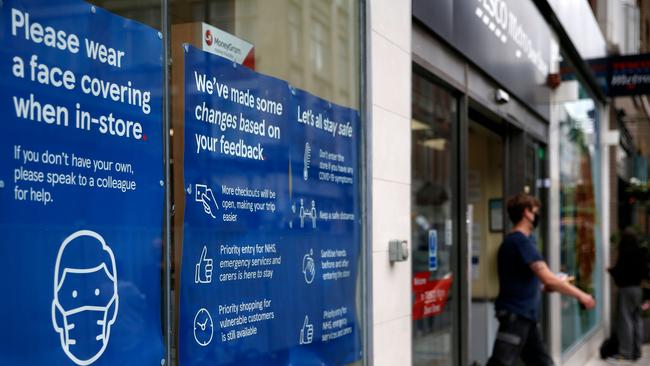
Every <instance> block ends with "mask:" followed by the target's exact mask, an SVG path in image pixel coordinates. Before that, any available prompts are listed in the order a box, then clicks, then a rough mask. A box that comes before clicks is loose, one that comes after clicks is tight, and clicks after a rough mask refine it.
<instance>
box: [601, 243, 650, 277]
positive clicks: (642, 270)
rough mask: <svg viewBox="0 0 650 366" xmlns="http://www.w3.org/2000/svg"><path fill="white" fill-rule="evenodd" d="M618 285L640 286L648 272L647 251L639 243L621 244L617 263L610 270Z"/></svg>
mask: <svg viewBox="0 0 650 366" xmlns="http://www.w3.org/2000/svg"><path fill="white" fill-rule="evenodd" d="M609 272H610V273H611V274H612V277H613V278H614V282H615V283H616V286H618V287H630V286H633V287H638V286H640V285H641V281H642V280H643V279H644V278H645V277H646V275H647V274H648V262H647V257H646V254H645V252H644V251H643V250H642V249H641V248H640V247H638V246H637V245H622V244H621V245H620V247H619V251H618V260H617V261H616V265H615V266H614V267H613V268H612V269H610V271H609Z"/></svg>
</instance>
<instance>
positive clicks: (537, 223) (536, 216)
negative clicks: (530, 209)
mask: <svg viewBox="0 0 650 366" xmlns="http://www.w3.org/2000/svg"><path fill="white" fill-rule="evenodd" d="M537 225H539V214H538V213H536V214H535V218H534V219H533V227H534V228H537Z"/></svg>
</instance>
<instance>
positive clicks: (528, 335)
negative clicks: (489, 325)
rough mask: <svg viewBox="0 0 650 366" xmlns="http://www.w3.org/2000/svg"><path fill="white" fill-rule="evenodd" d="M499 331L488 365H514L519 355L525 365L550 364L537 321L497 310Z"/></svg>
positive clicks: (550, 360)
mask: <svg viewBox="0 0 650 366" xmlns="http://www.w3.org/2000/svg"><path fill="white" fill-rule="evenodd" d="M497 318H498V319H499V331H498V333H497V337H496V341H495V342H494V349H493V350H492V356H491V357H490V360H489V361H488V363H487V364H488V366H514V365H516V364H517V359H519V358H520V357H521V359H522V360H523V361H524V363H525V364H526V366H533V365H535V366H536V365H539V366H552V365H553V360H552V359H551V356H549V354H548V352H547V351H546V347H545V346H544V341H543V340H542V334H541V332H540V329H539V323H538V322H535V321H532V320H530V319H526V318H524V317H521V316H519V315H516V314H513V313H509V312H504V311H499V312H498V313H497Z"/></svg>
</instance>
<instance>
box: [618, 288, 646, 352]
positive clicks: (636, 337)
mask: <svg viewBox="0 0 650 366" xmlns="http://www.w3.org/2000/svg"><path fill="white" fill-rule="evenodd" d="M642 301H643V300H642V291H641V287H638V286H629V287H620V288H619V289H618V317H617V319H616V321H617V323H616V335H617V336H618V344H619V346H618V353H620V354H621V355H622V356H623V357H625V358H629V359H633V358H639V357H641V343H642V341H643V320H642V319H641V303H642Z"/></svg>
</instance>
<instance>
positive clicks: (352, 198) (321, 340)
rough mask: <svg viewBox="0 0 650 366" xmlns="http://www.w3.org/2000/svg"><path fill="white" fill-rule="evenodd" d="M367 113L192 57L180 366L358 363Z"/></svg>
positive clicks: (188, 58) (203, 56)
mask: <svg viewBox="0 0 650 366" xmlns="http://www.w3.org/2000/svg"><path fill="white" fill-rule="evenodd" d="M358 134H359V115H358V112H357V111H355V110H352V109H349V108H344V107H341V106H338V105H335V104H332V103H330V102H328V101H325V100H323V99H320V98H318V97H316V96H314V95H311V94H309V93H307V92H305V91H302V90H298V89H295V88H293V87H291V86H290V85H289V84H288V83H286V82H285V81H282V80H279V79H275V78H272V77H269V76H265V75H261V74H259V73H256V72H254V71H252V70H250V69H248V68H246V67H243V66H241V65H238V64H236V63H233V62H231V61H228V60H226V59H224V58H221V57H219V56H216V55H213V54H209V53H205V52H202V51H200V50H198V49H195V48H193V47H191V46H185V147H184V151H185V157H184V161H185V163H184V164H185V176H184V179H185V184H184V187H185V190H186V200H185V205H186V206H185V217H184V223H185V226H184V240H183V259H182V272H181V289H180V292H181V293H180V319H179V322H180V324H179V337H180V338H179V359H180V364H181V365H183V366H188V365H204V364H207V363H209V364H212V365H235V364H236V365H288V364H299V365H343V364H346V363H351V362H354V361H355V360H358V359H360V358H361V334H360V329H359V322H358V319H357V318H358V317H357V312H356V309H357V307H356V301H355V300H356V295H357V293H358V288H357V283H358V275H359V271H358V265H359V245H360V244H359V243H360V216H359V215H360V211H359V204H358V193H357V191H358V189H359V186H358V178H359V172H358V156H357V154H358V140H359V135H358Z"/></svg>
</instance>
